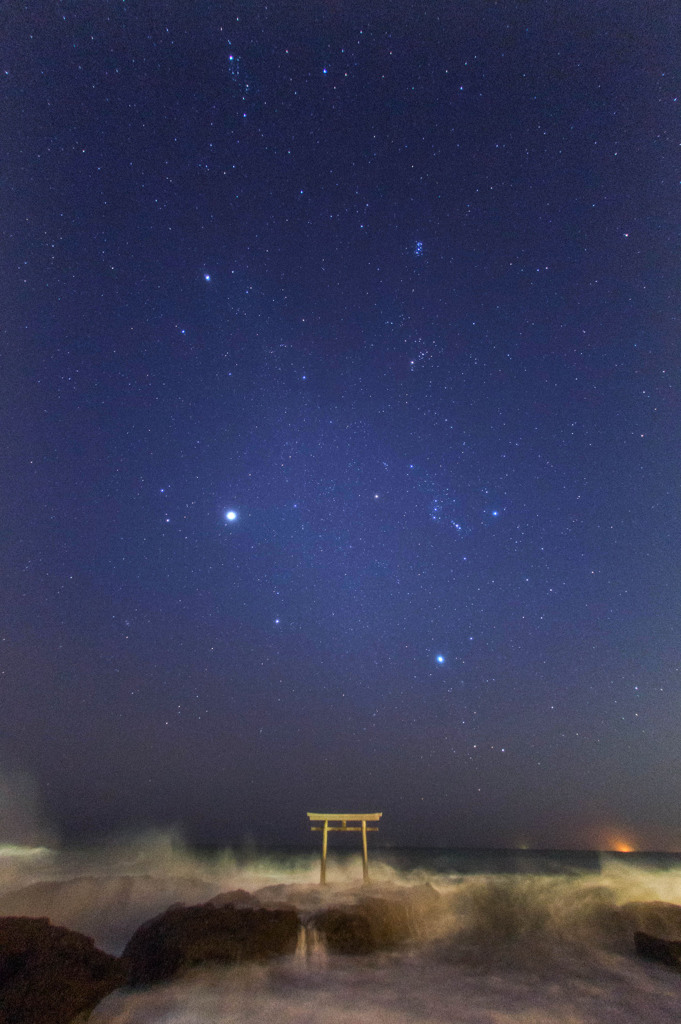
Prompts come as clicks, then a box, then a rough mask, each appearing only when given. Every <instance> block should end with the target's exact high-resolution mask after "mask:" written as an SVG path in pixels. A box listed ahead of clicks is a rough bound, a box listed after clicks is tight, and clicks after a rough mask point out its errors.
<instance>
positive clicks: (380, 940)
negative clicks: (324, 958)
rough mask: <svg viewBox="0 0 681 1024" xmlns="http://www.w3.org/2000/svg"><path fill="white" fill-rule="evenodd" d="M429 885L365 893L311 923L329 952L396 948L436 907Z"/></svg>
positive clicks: (437, 901)
mask: <svg viewBox="0 0 681 1024" xmlns="http://www.w3.org/2000/svg"><path fill="white" fill-rule="evenodd" d="M440 903H441V898H440V896H439V894H438V893H437V892H436V890H435V889H433V888H432V886H428V885H426V886H418V887H416V888H414V889H407V890H403V891H401V892H398V893H395V894H391V896H390V897H386V896H385V895H381V896H365V897H364V898H362V899H360V900H358V901H357V902H356V903H355V904H354V905H345V906H332V907H329V908H328V909H326V910H322V911H320V912H318V913H316V914H314V915H313V917H312V918H311V920H310V925H311V926H312V927H313V928H314V929H315V930H316V931H318V932H319V933H320V934H321V935H322V936H323V937H324V939H325V941H326V944H327V947H328V949H329V951H330V952H332V953H343V954H346V955H352V956H359V955H363V954H367V953H374V952H380V951H381V950H390V949H396V948H397V947H399V946H401V945H403V944H405V943H407V942H409V941H410V940H413V939H416V938H418V937H419V936H420V935H421V933H422V930H423V926H424V921H425V916H426V915H427V914H432V912H433V910H436V909H438V908H439V906H440Z"/></svg>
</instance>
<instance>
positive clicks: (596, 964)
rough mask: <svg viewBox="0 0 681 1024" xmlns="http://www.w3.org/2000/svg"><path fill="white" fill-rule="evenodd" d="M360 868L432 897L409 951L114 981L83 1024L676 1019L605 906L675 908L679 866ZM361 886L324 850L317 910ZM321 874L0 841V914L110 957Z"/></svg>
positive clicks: (552, 859)
mask: <svg viewBox="0 0 681 1024" xmlns="http://www.w3.org/2000/svg"><path fill="white" fill-rule="evenodd" d="M370 868H371V880H372V886H371V892H376V893H381V894H383V893H385V892H390V890H391V889H392V888H393V887H395V886H419V885H423V884H424V883H429V884H430V885H431V886H433V887H434V888H435V889H436V890H437V892H438V893H440V894H441V896H442V901H441V905H440V911H439V912H438V913H437V914H436V915H434V916H433V918H432V920H430V919H426V920H425V921H424V924H423V926H422V928H421V933H420V934H419V936H418V938H417V939H416V940H415V941H414V942H413V943H411V944H410V945H409V946H408V947H405V948H403V949H400V950H399V951H397V952H391V953H381V954H374V955H371V956H367V957H348V956H341V955H334V954H331V953H329V952H328V951H327V950H326V949H325V947H324V944H323V942H321V941H320V940H318V938H316V937H315V936H314V935H313V936H310V935H309V934H308V935H307V936H305V937H303V938H301V942H300V943H299V948H298V950H297V952H296V954H295V955H292V956H290V957H286V958H282V959H280V960H277V961H273V962H270V963H269V964H267V965H256V964H243V965H238V966H232V967H228V966H217V965H214V966H207V967H203V968H197V969H196V970H194V971H192V972H191V973H190V974H189V975H188V976H186V977H184V978H182V979H181V980H178V981H175V982H171V983H167V984H161V985H157V986H155V987H152V988H149V989H146V990H141V991H131V990H127V989H120V990H118V991H116V992H114V993H112V994H111V995H109V996H108V997H107V998H106V999H104V1000H103V1001H102V1002H101V1003H100V1004H99V1006H98V1007H97V1008H96V1009H95V1010H94V1011H93V1013H92V1016H91V1018H90V1021H91V1024H227V1022H229V1024H246V1022H248V1024H254V1022H260V1021H263V1022H265V1021H267V1022H275V1024H313V1022H314V1024H363V1022H371V1024H426V1022H428V1024H432V1022H437V1024H440V1022H443V1024H444V1022H447V1024H547V1022H560V1024H603V1022H613V1024H647V1022H655V1024H666V1022H672V1021H673V1022H675V1024H678V1022H679V1021H680V1020H681V972H678V973H677V972H675V971H674V970H672V969H670V968H665V967H663V966H659V965H656V964H653V963H648V962H646V961H644V960H641V959H639V958H638V957H637V956H636V954H635V952H634V949H633V942H632V939H631V934H630V933H628V932H626V931H623V930H622V928H621V927H618V926H617V924H616V919H617V915H616V914H615V913H614V910H615V908H617V907H619V906H621V905H622V904H625V903H627V902H630V901H639V900H664V901H667V902H672V903H678V904H681V856H677V855H672V854H634V853H631V854H611V853H596V852H583V851H582V852H568V851H529V850H380V849H373V850H371V853H370ZM361 878H362V868H361V858H360V856H359V855H357V854H356V853H354V852H352V853H345V852H344V853H332V854H330V856H329V866H328V880H329V885H328V886H327V888H326V889H325V890H323V900H324V901H325V902H328V903H329V904H333V903H334V901H338V900H339V899H347V898H348V894H349V893H350V894H352V893H355V892H360V891H361V890H360V889H359V883H360V881H361ZM318 879H319V859H318V854H317V853H316V852H312V851H301V852H296V851H291V850H279V851H276V850H268V851H257V850H252V849H251V850H249V851H248V852H243V851H234V850H228V849H225V850H210V851H206V850H202V851H201V850H194V849H191V848H189V847H186V846H184V845H183V844H182V843H180V842H179V841H178V840H177V838H176V837H174V836H172V835H158V834H155V835H147V836H144V837H141V838H139V839H135V840H129V839H128V840H125V841H124V840H121V841H119V842H115V843H109V844H107V845H106V846H99V847H93V848H89V849H83V848H79V849H54V850H53V849H49V848H41V847H17V846H6V847H2V848H0V914H2V915H7V914H21V915H28V916H47V917H49V918H50V919H51V920H52V921H53V923H55V924H62V925H65V926H67V927H69V928H74V929H76V930H78V931H81V932H84V933H86V934H88V935H91V936H92V937H93V938H94V939H95V941H96V943H97V944H98V945H99V946H100V947H101V948H102V949H105V950H107V951H108V952H111V953H120V952H121V951H122V949H123V947H124V945H125V943H126V941H127V939H128V938H129V937H130V935H131V934H132V932H133V931H134V930H135V928H137V926H138V925H139V924H141V923H142V922H143V921H146V920H148V919H149V918H150V917H153V916H155V915H156V914H158V913H160V912H161V911H163V910H165V909H166V908H167V907H168V906H169V905H170V904H172V903H175V902H183V903H187V904H191V903H201V902H205V901H206V900H208V899H210V898H212V897H213V896H215V895H217V894H219V893H221V892H227V891H230V890H235V889H244V890H247V891H249V892H257V891H258V890H262V889H265V888H267V889H268V892H269V893H270V894H271V895H273V896H276V899H277V900H282V899H283V900H286V899H287V898H289V899H294V900H295V899H296V898H297V896H298V895H300V893H304V892H308V893H309V892H311V891H312V887H314V886H316V883H317V882H318ZM315 891H316V890H315ZM365 892H366V890H365ZM315 898H318V897H315ZM442 908H445V910H444V911H443V910H442ZM679 938H681V936H679Z"/></svg>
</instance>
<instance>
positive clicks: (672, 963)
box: [634, 932, 681, 970]
mask: <svg viewBox="0 0 681 1024" xmlns="http://www.w3.org/2000/svg"><path fill="white" fill-rule="evenodd" d="M634 944H635V946H636V952H637V953H638V955H639V956H643V957H645V958H646V960H657V961H658V963H661V964H666V966H667V967H676V968H678V969H679V970H681V942H672V941H671V940H670V939H658V938H656V937H655V936H654V935H647V934H646V933H645V932H635V934H634Z"/></svg>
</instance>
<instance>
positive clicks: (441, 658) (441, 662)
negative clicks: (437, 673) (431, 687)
mask: <svg viewBox="0 0 681 1024" xmlns="http://www.w3.org/2000/svg"><path fill="white" fill-rule="evenodd" d="M435 660H436V662H437V663H438V665H444V663H445V656H444V654H438V655H437V657H436V658H435Z"/></svg>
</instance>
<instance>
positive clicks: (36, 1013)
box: [0, 917, 125, 1024]
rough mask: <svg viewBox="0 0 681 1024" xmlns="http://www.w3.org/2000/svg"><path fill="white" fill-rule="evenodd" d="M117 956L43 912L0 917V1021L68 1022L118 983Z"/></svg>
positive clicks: (122, 977) (27, 1023)
mask: <svg viewBox="0 0 681 1024" xmlns="http://www.w3.org/2000/svg"><path fill="white" fill-rule="evenodd" d="M124 982H125V973H124V971H123V968H122V965H121V963H120V961H119V960H118V959H117V958H116V957H113V956H109V954H108V953H103V952H102V951H101V950H99V949H97V948H96V947H95V944H94V942H93V941H92V939H90V938H88V937H87V936H86V935H81V934H80V933H79V932H72V931H69V930H68V929H67V928H59V927H57V926H56V925H52V924H50V922H49V920H48V919H47V918H46V917H42V918H32V917H2V918H0V1024H70V1022H71V1021H73V1020H74V1019H75V1018H76V1017H78V1016H79V1015H83V1016H82V1017H81V1019H85V1016H84V1015H87V1014H88V1013H89V1012H90V1010H92V1009H93V1008H94V1007H95V1006H96V1005H97V1003H98V1002H99V1001H100V1000H101V999H103V998H104V996H106V995H108V994H109V992H112V991H113V990H114V989H115V988H118V987H119V985H122V984H124Z"/></svg>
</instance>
